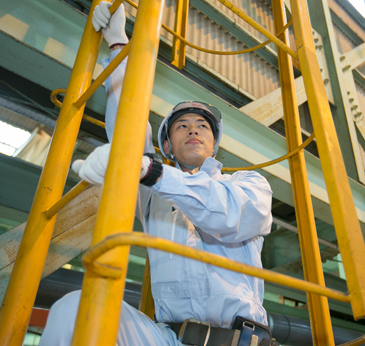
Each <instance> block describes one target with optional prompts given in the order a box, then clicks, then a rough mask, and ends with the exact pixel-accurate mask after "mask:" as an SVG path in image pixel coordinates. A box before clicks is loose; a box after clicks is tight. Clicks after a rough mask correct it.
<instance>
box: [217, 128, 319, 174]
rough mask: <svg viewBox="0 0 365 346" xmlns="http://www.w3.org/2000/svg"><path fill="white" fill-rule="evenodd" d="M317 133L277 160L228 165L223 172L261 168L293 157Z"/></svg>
mask: <svg viewBox="0 0 365 346" xmlns="http://www.w3.org/2000/svg"><path fill="white" fill-rule="evenodd" d="M314 137H315V135H314V132H313V133H312V134H311V135H310V137H308V138H307V140H306V141H305V142H304V143H303V144H301V145H300V146H299V147H297V148H296V149H294V150H293V151H291V152H290V153H287V154H285V155H283V156H281V157H279V158H277V159H275V160H272V161H268V162H264V163H260V164H258V165H253V166H248V167H232V168H231V167H226V168H222V172H237V171H250V170H253V169H259V168H263V167H267V166H271V165H274V164H276V163H278V162H281V161H284V160H286V159H289V158H291V157H293V156H294V155H297V154H298V153H299V152H300V151H301V150H302V149H304V148H305V147H306V146H307V145H308V144H309V143H310V142H312V140H313V139H314Z"/></svg>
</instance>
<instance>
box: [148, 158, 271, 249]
mask: <svg viewBox="0 0 365 346" xmlns="http://www.w3.org/2000/svg"><path fill="white" fill-rule="evenodd" d="M163 169H164V170H163V176H162V178H161V179H160V181H159V182H158V183H157V184H155V185H154V186H153V187H152V190H153V191H154V192H155V193H157V194H158V195H160V196H161V197H163V198H166V199H167V200H169V201H171V202H172V203H173V204H174V205H175V206H176V207H177V208H178V209H180V210H181V211H182V212H183V213H184V214H185V215H186V216H187V217H188V218H189V219H190V221H191V222H192V223H193V224H194V225H195V226H196V227H198V228H199V229H200V230H201V231H203V232H205V233H208V234H210V235H212V236H214V237H215V238H217V239H218V240H221V241H222V242H227V243H234V242H242V241H245V240H248V239H250V238H253V237H255V236H257V235H266V234H268V233H270V230H271V223H272V216H271V198H272V191H271V189H270V185H269V183H268V182H267V180H266V179H265V178H264V177H262V176H261V175H260V174H259V173H257V172H253V171H245V172H242V171H241V172H236V173H234V174H233V175H232V176H231V177H230V179H223V180H216V179H214V178H211V177H210V176H209V175H208V174H207V173H206V172H203V171H200V172H198V173H196V174H193V175H190V174H188V173H184V172H182V171H180V170H178V169H176V168H173V167H170V166H166V165H164V167H163Z"/></svg>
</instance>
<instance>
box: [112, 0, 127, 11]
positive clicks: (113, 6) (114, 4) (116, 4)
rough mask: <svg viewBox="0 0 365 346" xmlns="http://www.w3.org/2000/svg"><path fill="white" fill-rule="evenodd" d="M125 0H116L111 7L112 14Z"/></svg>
mask: <svg viewBox="0 0 365 346" xmlns="http://www.w3.org/2000/svg"><path fill="white" fill-rule="evenodd" d="M123 1H124V0H115V1H114V2H113V4H112V5H111V6H110V8H109V12H110V14H113V13H114V12H115V11H116V10H117V9H118V7H119V6H120V5H121V3H122V2H123Z"/></svg>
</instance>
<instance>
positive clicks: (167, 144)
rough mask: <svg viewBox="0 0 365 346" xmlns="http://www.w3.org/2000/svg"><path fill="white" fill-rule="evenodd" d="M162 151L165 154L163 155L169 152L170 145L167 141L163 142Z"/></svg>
mask: <svg viewBox="0 0 365 346" xmlns="http://www.w3.org/2000/svg"><path fill="white" fill-rule="evenodd" d="M162 147H163V151H164V152H165V154H168V153H169V152H170V145H169V141H168V140H167V139H166V140H165V141H164V142H163V146H162Z"/></svg>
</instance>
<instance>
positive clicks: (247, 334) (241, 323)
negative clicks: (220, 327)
mask: <svg viewBox="0 0 365 346" xmlns="http://www.w3.org/2000/svg"><path fill="white" fill-rule="evenodd" d="M232 329H238V330H241V337H240V341H239V343H238V346H250V343H251V339H252V335H256V336H257V337H258V343H257V345H261V344H262V345H265V346H266V345H270V343H271V340H272V336H271V332H270V329H269V327H268V326H265V325H264V324H261V323H258V322H255V321H253V320H250V319H248V318H245V317H241V316H237V317H236V318H235V320H234V322H233V325H232Z"/></svg>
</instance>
